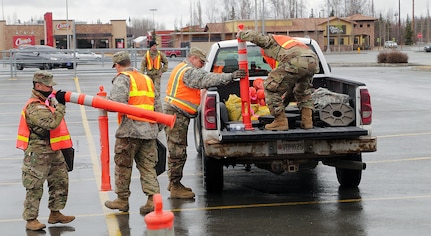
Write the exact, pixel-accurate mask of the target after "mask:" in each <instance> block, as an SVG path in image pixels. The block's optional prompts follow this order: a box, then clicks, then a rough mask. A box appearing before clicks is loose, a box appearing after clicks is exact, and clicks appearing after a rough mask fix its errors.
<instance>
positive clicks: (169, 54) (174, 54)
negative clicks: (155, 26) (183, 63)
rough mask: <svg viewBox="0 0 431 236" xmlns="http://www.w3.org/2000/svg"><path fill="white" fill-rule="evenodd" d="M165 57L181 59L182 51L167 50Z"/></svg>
mask: <svg viewBox="0 0 431 236" xmlns="http://www.w3.org/2000/svg"><path fill="white" fill-rule="evenodd" d="M164 53H165V55H166V56H167V57H170V58H175V57H180V56H181V51H180V50H165V51H164Z"/></svg>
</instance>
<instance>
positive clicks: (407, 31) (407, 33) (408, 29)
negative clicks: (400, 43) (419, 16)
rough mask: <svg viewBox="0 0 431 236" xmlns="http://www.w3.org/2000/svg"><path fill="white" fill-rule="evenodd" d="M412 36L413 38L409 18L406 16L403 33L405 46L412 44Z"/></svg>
mask: <svg viewBox="0 0 431 236" xmlns="http://www.w3.org/2000/svg"><path fill="white" fill-rule="evenodd" d="M412 36H413V30H412V24H411V21H410V18H409V17H408V16H407V20H406V27H405V33H404V42H405V44H406V45H412V44H413V40H412Z"/></svg>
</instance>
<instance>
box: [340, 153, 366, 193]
mask: <svg viewBox="0 0 431 236" xmlns="http://www.w3.org/2000/svg"><path fill="white" fill-rule="evenodd" d="M343 160H349V161H362V156H361V154H349V155H347V156H346V157H345V158H343ZM335 171H336V173H337V179H338V183H340V185H341V187H346V188H354V187H358V186H359V183H360V182H361V178H362V170H352V169H342V168H335Z"/></svg>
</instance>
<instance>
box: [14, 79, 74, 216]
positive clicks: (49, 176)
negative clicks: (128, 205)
mask: <svg viewBox="0 0 431 236" xmlns="http://www.w3.org/2000/svg"><path fill="white" fill-rule="evenodd" d="M38 76H40V77H43V76H44V74H43V72H36V74H35V78H34V80H35V81H36V80H37V79H38V78H37V77H38ZM54 84H55V83H53V82H52V85H54ZM31 97H32V98H37V99H39V100H40V101H42V102H45V100H46V99H47V97H46V96H44V95H43V94H41V93H40V92H38V91H36V90H35V89H33V90H32V95H31ZM50 103H51V104H52V105H53V106H56V109H55V112H54V113H52V112H51V111H50V110H49V108H48V107H47V106H44V105H42V104H40V103H39V102H33V103H30V104H29V105H28V106H27V108H26V112H25V114H26V121H27V125H28V127H29V129H30V137H29V143H28V147H27V149H26V150H25V151H24V161H23V165H22V183H23V186H24V187H25V189H26V197H25V201H24V211H23V214H22V217H23V219H24V220H32V219H36V218H37V217H38V215H39V205H40V199H41V198H42V194H43V184H44V182H45V181H47V182H48V188H49V189H48V193H49V200H48V208H49V209H50V210H51V211H59V210H62V209H64V207H65V206H66V202H67V196H68V191H69V176H68V173H67V167H66V162H65V161H64V157H63V154H62V153H61V151H59V150H57V151H54V150H52V149H51V146H50V141H49V138H50V134H49V132H50V130H53V129H55V128H56V127H57V126H59V125H60V122H61V120H62V119H63V117H64V115H65V109H66V106H65V105H63V104H60V103H57V102H56V101H55V99H53V100H52V101H51V102H50Z"/></svg>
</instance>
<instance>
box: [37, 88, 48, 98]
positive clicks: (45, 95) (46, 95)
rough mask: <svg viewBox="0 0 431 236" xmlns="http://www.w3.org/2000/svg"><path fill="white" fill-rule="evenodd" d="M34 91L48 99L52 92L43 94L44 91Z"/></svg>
mask: <svg viewBox="0 0 431 236" xmlns="http://www.w3.org/2000/svg"><path fill="white" fill-rule="evenodd" d="M35 90H36V91H38V92H39V93H41V94H42V95H43V96H44V97H48V96H49V95H50V94H51V93H52V91H48V92H44V91H40V90H37V89H35Z"/></svg>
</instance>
